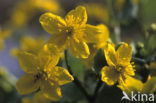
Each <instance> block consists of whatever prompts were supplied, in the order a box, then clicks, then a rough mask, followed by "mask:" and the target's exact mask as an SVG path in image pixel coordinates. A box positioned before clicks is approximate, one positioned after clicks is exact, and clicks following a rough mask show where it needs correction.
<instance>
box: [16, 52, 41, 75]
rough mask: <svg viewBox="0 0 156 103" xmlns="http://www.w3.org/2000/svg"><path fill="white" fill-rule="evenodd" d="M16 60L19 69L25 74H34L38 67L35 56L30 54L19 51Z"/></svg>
mask: <svg viewBox="0 0 156 103" xmlns="http://www.w3.org/2000/svg"><path fill="white" fill-rule="evenodd" d="M18 59H19V64H20V66H21V68H22V69H23V71H25V72H27V73H33V72H36V70H37V68H38V67H39V62H38V58H37V56H36V55H33V54H31V53H28V52H24V51H21V52H20V53H19V55H18Z"/></svg>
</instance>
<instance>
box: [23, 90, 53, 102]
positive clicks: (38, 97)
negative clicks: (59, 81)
mask: <svg viewBox="0 0 156 103" xmlns="http://www.w3.org/2000/svg"><path fill="white" fill-rule="evenodd" d="M22 103H51V101H50V100H48V99H47V98H46V97H45V96H44V95H43V94H41V92H38V93H36V94H35V96H34V97H33V99H30V98H26V97H25V98H22Z"/></svg>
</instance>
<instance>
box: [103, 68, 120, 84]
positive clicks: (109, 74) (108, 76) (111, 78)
mask: <svg viewBox="0 0 156 103" xmlns="http://www.w3.org/2000/svg"><path fill="white" fill-rule="evenodd" d="M118 78H119V73H118V72H117V71H116V70H115V69H114V68H113V67H108V66H105V67H103V68H102V70H101V80H102V81H103V82H106V83H107V84H108V85H114V84H115V83H116V82H117V80H118Z"/></svg>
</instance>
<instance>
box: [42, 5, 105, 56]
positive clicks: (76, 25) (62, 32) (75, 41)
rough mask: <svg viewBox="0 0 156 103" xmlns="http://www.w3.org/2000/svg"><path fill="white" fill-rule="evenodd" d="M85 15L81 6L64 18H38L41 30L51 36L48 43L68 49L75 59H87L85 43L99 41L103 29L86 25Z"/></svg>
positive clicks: (52, 16) (55, 16) (51, 16)
mask: <svg viewBox="0 0 156 103" xmlns="http://www.w3.org/2000/svg"><path fill="white" fill-rule="evenodd" d="M86 22H87V13H86V9H85V8H84V7H83V6H78V7H77V8H76V9H75V10H71V11H70V12H69V13H68V14H67V15H66V17H65V20H64V19H62V18H61V17H60V16H57V15H54V14H52V13H45V14H43V15H41V17H40V23H41V25H42V26H43V28H44V29H45V30H46V31H47V32H48V33H50V34H52V35H51V38H50V40H49V42H48V43H52V44H54V45H57V46H58V47H59V48H60V49H67V48H69V50H70V53H71V55H73V56H75V57H77V58H87V57H88V56H89V54H90V52H89V48H88V45H87V43H95V42H97V41H99V37H98V35H99V34H101V31H102V30H103V27H101V26H100V27H99V26H92V25H89V24H86Z"/></svg>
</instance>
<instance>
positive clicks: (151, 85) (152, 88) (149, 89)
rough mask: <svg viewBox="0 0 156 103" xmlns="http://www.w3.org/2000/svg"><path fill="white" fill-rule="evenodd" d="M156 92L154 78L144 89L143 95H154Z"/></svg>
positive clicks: (155, 78) (155, 79) (155, 80)
mask: <svg viewBox="0 0 156 103" xmlns="http://www.w3.org/2000/svg"><path fill="white" fill-rule="evenodd" d="M155 91H156V77H152V78H151V79H150V80H148V81H147V82H146V83H145V84H144V86H143V89H142V92H143V93H154V92H155Z"/></svg>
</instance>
